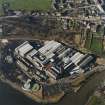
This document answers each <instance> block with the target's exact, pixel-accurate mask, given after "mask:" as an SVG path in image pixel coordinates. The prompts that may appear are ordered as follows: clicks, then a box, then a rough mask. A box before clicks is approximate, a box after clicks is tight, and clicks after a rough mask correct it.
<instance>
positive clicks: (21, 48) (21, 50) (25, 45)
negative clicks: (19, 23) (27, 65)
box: [15, 41, 33, 57]
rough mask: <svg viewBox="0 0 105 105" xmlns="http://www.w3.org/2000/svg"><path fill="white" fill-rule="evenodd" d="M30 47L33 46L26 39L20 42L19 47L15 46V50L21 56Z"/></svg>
mask: <svg viewBox="0 0 105 105" xmlns="http://www.w3.org/2000/svg"><path fill="white" fill-rule="evenodd" d="M31 49H33V47H32V46H31V45H30V44H29V43H28V42H27V41H26V42H24V43H23V44H21V45H20V46H19V47H17V48H16V49H15V51H16V52H19V54H20V55H21V56H22V57H23V56H24V54H26V53H27V52H28V51H30V50H31Z"/></svg>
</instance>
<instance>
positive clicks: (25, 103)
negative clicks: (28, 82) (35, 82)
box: [0, 82, 41, 105]
mask: <svg viewBox="0 0 105 105" xmlns="http://www.w3.org/2000/svg"><path fill="white" fill-rule="evenodd" d="M0 105H41V104H38V103H35V102H33V101H32V100H31V99H29V98H27V97H26V96H24V95H23V94H21V93H19V92H17V91H16V90H14V89H12V88H11V87H10V86H8V85H6V84H4V83H1V82H0Z"/></svg>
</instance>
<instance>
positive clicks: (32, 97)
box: [0, 79, 65, 104]
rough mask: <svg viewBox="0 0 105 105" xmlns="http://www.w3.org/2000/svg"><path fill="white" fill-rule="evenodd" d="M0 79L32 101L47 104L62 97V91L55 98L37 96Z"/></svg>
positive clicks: (55, 101)
mask: <svg viewBox="0 0 105 105" xmlns="http://www.w3.org/2000/svg"><path fill="white" fill-rule="evenodd" d="M0 81H1V82H2V83H4V84H7V85H9V86H10V87H11V88H13V89H15V90H16V91H18V92H20V93H22V94H23V95H25V96H26V97H27V98H30V99H31V100H32V101H34V102H37V103H40V104H49V103H57V102H59V101H60V100H61V98H63V97H64V95H65V93H64V92H62V93H61V94H58V95H57V96H58V97H57V98H54V97H51V98H49V99H48V98H44V99H43V98H42V97H40V96H38V95H37V94H33V93H32V92H26V91H24V90H22V88H20V87H19V86H18V85H16V84H15V83H13V82H11V81H9V80H7V79H0Z"/></svg>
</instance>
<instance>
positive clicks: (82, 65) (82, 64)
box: [14, 40, 96, 81]
mask: <svg viewBox="0 0 105 105" xmlns="http://www.w3.org/2000/svg"><path fill="white" fill-rule="evenodd" d="M14 54H15V57H16V59H17V63H18V65H20V67H21V68H22V69H24V71H25V72H26V74H28V75H30V73H31V75H30V76H31V77H34V78H35V79H37V80H39V81H42V80H48V79H49V78H52V79H54V80H58V79H60V78H63V77H65V76H71V75H73V74H75V73H84V72H86V70H87V66H88V67H90V66H91V65H92V64H94V63H95V60H96V58H95V57H94V56H93V55H91V54H84V53H82V52H80V51H78V50H76V49H73V48H70V47H68V46H66V45H63V44H62V43H59V42H56V41H54V40H52V41H46V42H45V44H44V45H43V46H42V47H41V48H39V49H35V47H33V45H31V43H30V42H28V41H26V42H24V43H23V44H21V45H20V46H18V47H17V48H16V49H15V52H14ZM22 65H25V66H22Z"/></svg>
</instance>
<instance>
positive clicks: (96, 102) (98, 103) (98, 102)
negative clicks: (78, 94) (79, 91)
mask: <svg viewBox="0 0 105 105" xmlns="http://www.w3.org/2000/svg"><path fill="white" fill-rule="evenodd" d="M89 105H105V102H104V100H103V99H101V98H99V97H96V96H92V98H91V100H90V102H89Z"/></svg>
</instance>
